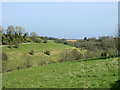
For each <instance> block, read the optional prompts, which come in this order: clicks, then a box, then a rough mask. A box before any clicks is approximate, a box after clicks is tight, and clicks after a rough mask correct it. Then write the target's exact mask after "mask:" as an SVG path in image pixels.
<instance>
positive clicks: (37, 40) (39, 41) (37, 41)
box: [33, 38, 41, 43]
mask: <svg viewBox="0 0 120 90" xmlns="http://www.w3.org/2000/svg"><path fill="white" fill-rule="evenodd" d="M33 41H34V42H36V43H41V40H40V39H38V38H34V39H33Z"/></svg>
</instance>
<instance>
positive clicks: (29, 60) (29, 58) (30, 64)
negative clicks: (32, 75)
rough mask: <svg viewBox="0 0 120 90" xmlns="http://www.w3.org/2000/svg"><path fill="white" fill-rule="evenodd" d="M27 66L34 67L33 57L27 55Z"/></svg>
mask: <svg viewBox="0 0 120 90" xmlns="http://www.w3.org/2000/svg"><path fill="white" fill-rule="evenodd" d="M26 67H27V68H29V67H32V62H31V57H27V59H26Z"/></svg>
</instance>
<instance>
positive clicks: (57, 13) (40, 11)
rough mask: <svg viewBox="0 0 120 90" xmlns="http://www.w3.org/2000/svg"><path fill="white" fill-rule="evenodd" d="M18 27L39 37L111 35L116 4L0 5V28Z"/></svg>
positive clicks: (20, 3) (80, 37) (5, 3)
mask: <svg viewBox="0 0 120 90" xmlns="http://www.w3.org/2000/svg"><path fill="white" fill-rule="evenodd" d="M9 25H13V26H21V27H23V28H24V29H25V31H26V32H29V33H31V32H36V33H37V34H38V35H40V36H48V37H56V38H65V39H83V38H84V37H88V38H91V37H99V36H107V35H110V36H111V35H114V34H116V33H117V27H118V3H117V2H16V3H15V2H3V3H2V26H3V27H4V28H5V29H6V28H7V27H8V26H9Z"/></svg>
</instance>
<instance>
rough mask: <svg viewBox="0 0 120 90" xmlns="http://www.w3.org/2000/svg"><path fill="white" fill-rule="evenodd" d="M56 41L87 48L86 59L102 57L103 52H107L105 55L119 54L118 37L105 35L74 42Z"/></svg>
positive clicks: (114, 55) (113, 55)
mask: <svg viewBox="0 0 120 90" xmlns="http://www.w3.org/2000/svg"><path fill="white" fill-rule="evenodd" d="M55 42H56V43H61V44H66V45H69V46H74V47H77V48H81V49H83V50H84V49H85V50H87V52H86V54H85V56H84V59H87V58H96V57H101V54H102V53H105V52H106V53H107V56H105V55H104V56H105V57H116V56H118V50H117V49H118V47H119V46H118V37H112V36H103V37H99V38H98V39H97V38H87V37H85V38H84V39H83V40H77V41H74V42H69V41H66V40H65V39H57V40H55ZM102 57H103V56H102Z"/></svg>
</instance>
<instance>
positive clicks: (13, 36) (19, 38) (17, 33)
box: [2, 26, 28, 48]
mask: <svg viewBox="0 0 120 90" xmlns="http://www.w3.org/2000/svg"><path fill="white" fill-rule="evenodd" d="M24 32H25V30H24V29H23V28H22V27H20V26H15V27H14V26H8V28H7V29H6V30H5V31H4V30H2V44H3V45H9V46H8V47H9V48H11V47H12V46H11V45H15V47H16V48H17V47H18V45H17V44H18V43H23V42H27V37H28V33H27V32H26V33H24Z"/></svg>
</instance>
